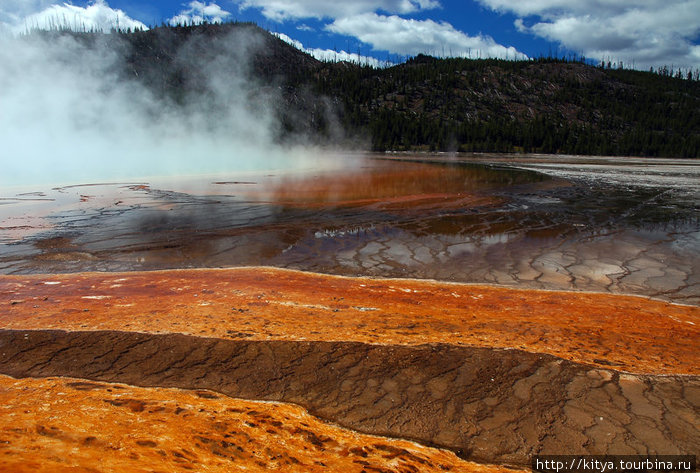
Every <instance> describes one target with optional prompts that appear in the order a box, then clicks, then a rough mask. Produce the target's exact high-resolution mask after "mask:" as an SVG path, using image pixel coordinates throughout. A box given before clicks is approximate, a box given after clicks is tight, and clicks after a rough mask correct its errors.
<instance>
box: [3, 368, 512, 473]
mask: <svg viewBox="0 0 700 473" xmlns="http://www.w3.org/2000/svg"><path fill="white" fill-rule="evenodd" d="M76 406H80V408H79V409H76ZM0 426H1V427H0V471H2V472H12V473H24V472H32V473H39V472H46V473H62V472H71V473H88V472H95V471H99V472H102V473H111V472H119V473H121V472H130V473H146V472H149V473H153V472H163V473H165V472H168V473H173V472H186V471H207V472H222V473H224V472H225V473H229V472H232V471H268V470H272V469H279V470H280V471H285V472H289V473H295V472H298V473H302V472H303V473H307V472H309V473H312V472H326V471H338V472H348V473H352V472H357V473H360V472H361V471H372V472H390V471H403V472H415V471H421V472H426V473H431V472H445V471H459V472H474V473H477V472H478V473H482V472H483V473H501V472H505V471H506V468H503V467H498V466H486V465H480V464H475V463H471V462H467V461H464V460H461V459H459V458H458V457H457V456H456V455H455V454H454V453H452V452H449V451H444V450H439V449H435V448H429V447H424V446H422V445H418V444H415V443H412V442H407V441H403V440H395V439H388V438H382V437H376V436H370V435H363V434H358V433H356V432H353V431H350V430H347V429H343V428H340V427H338V426H335V425H332V424H328V423H324V422H320V421H319V420H318V419H316V418H314V417H313V416H310V415H309V414H308V413H307V412H306V411H305V410H304V409H302V408H300V407H298V406H294V405H290V404H283V403H270V402H255V401H246V400H241V399H234V398H230V397H226V396H222V395H220V394H216V393H214V392H211V391H184V390H180V389H164V388H138V387H134V386H128V385H123V384H115V383H95V382H86V381H84V380H80V379H71V378H64V379H60V378H44V379H19V380H17V379H13V378H10V377H8V376H0ZM511 471H512V470H511Z"/></svg>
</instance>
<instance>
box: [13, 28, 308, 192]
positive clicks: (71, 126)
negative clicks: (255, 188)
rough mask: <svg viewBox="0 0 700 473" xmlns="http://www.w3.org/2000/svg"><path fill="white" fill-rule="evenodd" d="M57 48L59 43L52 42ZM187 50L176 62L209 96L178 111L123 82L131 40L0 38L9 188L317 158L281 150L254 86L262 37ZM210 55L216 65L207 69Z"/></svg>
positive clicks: (268, 96) (274, 165)
mask: <svg viewBox="0 0 700 473" xmlns="http://www.w3.org/2000/svg"><path fill="white" fill-rule="evenodd" d="M47 38H49V39H47ZM216 41H218V42H219V44H217V45H216V46H217V49H216V51H217V52H216V55H214V56H212V54H208V53H210V52H211V51H203V50H202V48H207V47H209V43H204V42H200V43H196V42H193V43H192V44H187V45H186V46H185V47H182V48H180V52H179V54H178V57H177V58H175V60H176V61H180V63H181V64H185V65H187V67H189V68H191V69H192V70H196V71H199V72H200V74H199V76H201V77H203V78H204V82H203V83H202V84H198V85H199V86H201V89H200V90H198V91H197V93H196V94H189V95H188V96H186V97H184V98H183V100H181V101H180V102H181V103H178V104H175V103H173V101H171V100H166V99H163V97H160V96H158V94H157V93H156V92H155V91H154V90H153V89H152V88H148V87H146V86H145V85H143V83H142V82H140V81H138V80H136V78H134V79H125V73H124V62H123V60H124V55H125V54H126V51H127V50H128V45H127V44H126V42H125V41H124V40H123V39H121V38H120V37H119V35H109V34H105V35H98V37H97V41H96V42H95V44H89V43H88V42H86V41H84V40H81V38H80V37H79V36H78V37H73V36H71V35H48V36H47V35H37V34H34V35H30V36H28V37H19V38H14V37H5V38H0V143H2V151H1V152H0V156H1V157H0V160H1V162H2V172H0V186H5V187H6V186H15V185H26V184H72V183H81V182H95V181H98V180H103V181H104V180H110V181H115V180H118V179H125V178H143V177H147V176H162V175H182V174H203V173H216V172H222V171H241V170H242V171H246V170H257V169H280V168H288V167H290V166H298V165H300V163H301V165H308V162H305V161H304V160H305V159H310V160H312V161H313V160H314V159H316V158H315V157H314V153H312V152H310V151H309V150H308V149H301V148H297V149H287V148H283V147H281V146H279V145H274V144H272V143H273V139H274V134H275V130H276V127H277V126H278V124H277V122H276V119H275V116H274V113H273V107H272V105H273V103H274V101H275V100H276V99H277V97H276V94H275V92H274V90H273V89H270V88H269V87H268V88H267V89H265V90H264V92H261V90H262V89H261V88H260V87H259V85H258V84H255V83H254V82H253V81H251V80H250V77H249V74H248V69H249V67H248V65H249V63H250V56H251V54H252V53H254V52H255V51H256V48H259V47H260V44H259V42H258V41H256V39H255V38H254V37H250V36H249V35H246V34H244V33H242V32H238V31H235V30H233V31H231V32H230V33H229V34H228V35H227V36H223V37H220V38H218V39H216ZM204 57H207V58H208V59H203V58H204Z"/></svg>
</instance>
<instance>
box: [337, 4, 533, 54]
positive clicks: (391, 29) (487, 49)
mask: <svg viewBox="0 0 700 473" xmlns="http://www.w3.org/2000/svg"><path fill="white" fill-rule="evenodd" d="M327 29H328V30H329V31H332V32H334V33H339V34H345V35H350V36H355V37H357V38H358V39H360V40H361V41H362V42H364V43H367V44H370V45H371V46H372V48H374V49H376V50H386V51H390V52H392V53H395V54H402V55H417V54H421V53H424V54H432V55H437V56H445V55H447V56H463V57H474V58H475V57H498V58H504V59H524V58H525V57H526V56H525V55H524V54H522V53H520V52H519V51H517V50H516V49H515V48H513V47H505V46H502V45H500V44H498V43H496V42H495V41H494V40H493V38H491V37H489V36H482V35H479V36H469V35H467V34H465V33H464V32H462V31H459V30H457V29H455V28H454V27H453V26H452V25H450V24H449V23H445V22H440V23H437V22H435V21H433V20H413V19H406V18H401V17H399V16H396V15H391V16H386V15H378V14H376V13H366V14H363V15H356V16H354V17H348V18H339V19H337V20H335V21H334V22H333V23H331V24H330V25H328V27H327Z"/></svg>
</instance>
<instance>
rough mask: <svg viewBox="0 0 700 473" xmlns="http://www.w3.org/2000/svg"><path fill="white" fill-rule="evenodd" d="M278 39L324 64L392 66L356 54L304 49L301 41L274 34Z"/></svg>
mask: <svg viewBox="0 0 700 473" xmlns="http://www.w3.org/2000/svg"><path fill="white" fill-rule="evenodd" d="M275 36H277V37H278V38H279V39H281V40H282V41H284V42H285V43H288V44H291V45H292V46H294V47H295V48H297V49H298V50H300V51H304V52H305V53H307V54H310V55H311V56H312V57H314V58H316V59H318V60H319V61H325V62H342V61H347V62H352V63H355V64H363V65H364V64H366V65H369V66H373V67H385V66H391V65H393V64H391V63H389V62H387V61H380V60H379V59H377V58H374V57H371V56H361V55H360V54H357V53H349V52H347V51H342V50H341V51H335V50H333V49H321V48H305V47H304V45H303V44H302V42H301V41H298V40H296V39H292V38H290V37H289V36H287V35H286V34H284V33H275Z"/></svg>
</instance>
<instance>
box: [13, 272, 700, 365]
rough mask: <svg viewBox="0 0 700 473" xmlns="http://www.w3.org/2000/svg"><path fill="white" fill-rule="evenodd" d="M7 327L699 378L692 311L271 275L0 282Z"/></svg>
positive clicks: (612, 299) (437, 285)
mask: <svg viewBox="0 0 700 473" xmlns="http://www.w3.org/2000/svg"><path fill="white" fill-rule="evenodd" d="M0 327H2V328H3V329H5V330H64V331H109V330H118V331H129V332H143V333H152V334H168V333H180V334H185V335H192V336H197V337H207V338H217V339H224V340H226V339H228V340H236V339H245V340H248V341H270V340H287V341H342V342H361V343H368V344H375V345H377V344H380V345H422V344H430V343H442V344H451V345H458V346H468V347H487V348H496V349H517V350H522V351H527V352H531V353H542V354H548V355H553V356H556V357H558V358H561V359H564V360H570V361H573V362H576V363H583V364H587V365H595V366H599V367H603V368H614V369H615V370H617V371H625V372H630V373H638V374H642V373H649V374H656V375H659V374H669V375H670V374H683V375H698V374H700V354H699V352H698V349H697V346H698V342H699V341H700V307H697V306H684V305H677V304H672V303H667V302H662V301H657V300H652V299H648V298H644V297H637V296H621V295H611V294H597V293H586V292H561V291H537V290H517V289H511V288H502V287H494V286H485V285H468V284H455V283H443V282H436V281H424V280H405V279H371V278H351V277H340V276H329V275H321V274H315V273H306V272H300V271H293V270H282V269H275V268H269V267H252V268H251V267H246V268H232V269H200V270H168V271H152V272H128V273H81V274H59V275H26V276H0Z"/></svg>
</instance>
